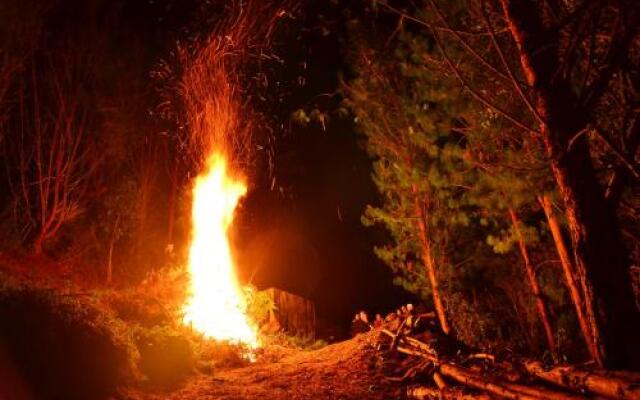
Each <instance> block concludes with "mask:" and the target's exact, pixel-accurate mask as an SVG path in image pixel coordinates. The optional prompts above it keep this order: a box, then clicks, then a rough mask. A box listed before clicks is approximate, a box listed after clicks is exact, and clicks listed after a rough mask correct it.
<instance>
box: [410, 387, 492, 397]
mask: <svg viewBox="0 0 640 400" xmlns="http://www.w3.org/2000/svg"><path fill="white" fill-rule="evenodd" d="M407 397H409V398H411V399H416V400H426V399H442V400H491V396H489V395H487V394H485V393H477V394H473V393H467V392H465V391H464V390H462V389H460V388H454V387H447V388H445V389H436V388H432V387H428V386H410V387H408V388H407Z"/></svg>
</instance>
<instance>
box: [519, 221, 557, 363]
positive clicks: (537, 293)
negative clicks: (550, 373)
mask: <svg viewBox="0 0 640 400" xmlns="http://www.w3.org/2000/svg"><path fill="white" fill-rule="evenodd" d="M509 216H510V217H511V222H512V223H513V228H514V229H515V231H516V235H517V237H518V245H519V247H520V253H521V254H522V260H523V261H524V269H525V271H526V273H527V279H528V280H529V285H530V286H531V291H532V292H533V297H535V299H536V309H537V310H538V315H539V316H540V322H542V327H543V328H544V333H545V336H546V338H547V344H548V345H549V350H551V354H553V357H554V358H556V357H557V354H558V351H557V348H556V342H555V340H554V338H553V328H552V327H551V323H550V322H549V313H548V312H547V310H548V308H547V304H546V302H545V301H544V296H543V294H542V291H541V290H540V285H539V284H538V280H537V279H536V274H535V272H534V271H533V265H531V260H530V259H529V252H528V251H527V245H526V243H525V241H524V236H523V235H522V231H521V230H520V223H519V221H518V216H517V215H516V213H515V211H513V210H512V209H511V208H509Z"/></svg>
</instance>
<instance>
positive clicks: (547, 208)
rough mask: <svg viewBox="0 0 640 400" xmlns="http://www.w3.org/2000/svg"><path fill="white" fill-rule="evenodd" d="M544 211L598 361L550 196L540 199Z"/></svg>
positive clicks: (582, 328)
mask: <svg viewBox="0 0 640 400" xmlns="http://www.w3.org/2000/svg"><path fill="white" fill-rule="evenodd" d="M538 201H539V202H540V205H541V206H542V209H543V210H544V213H545V215H546V217H547V222H548V223H549V229H550V230H551V236H552V237H553V241H554V243H555V245H556V250H557V251H558V256H559V257H560V263H561V264H562V271H563V272H564V278H565V283H566V284H567V288H568V289H569V296H570V297H571V301H572V302H573V306H574V308H575V310H576V317H577V318H578V324H579V325H580V331H581V332H582V336H583V338H584V340H585V343H586V345H587V350H588V351H589V354H590V355H591V358H592V359H594V360H595V359H596V356H597V354H598V349H597V348H595V347H594V346H593V344H594V342H593V340H592V339H591V331H590V329H589V324H588V323H587V317H586V316H585V314H584V303H583V301H582V295H581V294H580V287H579V286H578V282H577V281H576V272H575V269H574V268H573V263H572V262H571V259H570V258H569V252H568V251H567V247H566V246H565V243H564V238H563V237H562V230H561V229H560V224H559V223H558V220H557V219H556V216H555V215H554V212H553V208H552V206H551V200H550V199H549V197H548V196H540V197H539V198H538Z"/></svg>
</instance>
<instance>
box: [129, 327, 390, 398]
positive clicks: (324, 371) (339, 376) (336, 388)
mask: <svg viewBox="0 0 640 400" xmlns="http://www.w3.org/2000/svg"><path fill="white" fill-rule="evenodd" d="M374 339H375V336H374V334H371V333H369V334H365V335H360V336H358V337H356V338H354V339H351V340H348V341H345V342H341V343H337V344H333V345H330V346H326V347H324V348H322V349H319V350H315V351H290V352H288V354H286V355H284V356H282V358H280V359H278V360H277V361H274V362H264V361H262V362H261V361H260V360H258V362H256V363H255V364H253V365H250V366H247V367H242V368H236V369H228V370H219V371H217V372H215V373H213V374H211V375H204V374H201V375H198V376H196V377H194V378H192V379H190V380H189V381H188V382H187V383H186V384H185V385H184V386H183V387H181V388H179V389H177V390H176V391H173V392H170V393H138V394H137V395H136V396H132V398H137V399H140V400H191V399H194V400H195V399H198V400H204V399H221V400H232V399H233V400H236V399H238V400H239V399H261V400H279V399H283V400H284V399H286V400H296V399H344V400H348V399H396V398H398V397H399V396H398V393H399V391H398V388H397V387H395V386H394V385H391V384H389V383H386V382H384V381H383V380H382V378H381V377H380V376H379V375H378V373H377V372H376V371H377V369H376V368H375V362H376V357H375V353H374V351H375V350H374V348H373V345H374Z"/></svg>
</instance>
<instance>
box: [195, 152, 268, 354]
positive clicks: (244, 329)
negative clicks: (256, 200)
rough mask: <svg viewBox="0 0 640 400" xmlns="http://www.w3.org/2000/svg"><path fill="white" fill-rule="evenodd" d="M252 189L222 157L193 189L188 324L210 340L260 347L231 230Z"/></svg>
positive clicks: (210, 164)
mask: <svg viewBox="0 0 640 400" xmlns="http://www.w3.org/2000/svg"><path fill="white" fill-rule="evenodd" d="M246 192H247V187H246V185H245V184H244V183H243V182H241V181H239V180H236V179H234V178H232V177H231V176H230V175H229V171H228V169H227V163H226V160H225V159H224V157H222V156H221V155H219V154H214V155H213V156H211V157H210V158H209V160H208V162H207V168H206V169H205V171H204V173H202V174H201V175H200V176H198V178H197V179H196V183H195V187H194V189H193V210H192V219H193V221H192V224H193V227H192V231H193V232H192V235H193V238H192V244H191V249H190V253H189V272H190V274H191V287H190V297H189V299H188V301H187V303H186V305H185V307H184V314H185V315H184V320H183V322H184V324H186V325H190V326H192V327H193V328H194V329H196V330H197V331H199V332H201V333H202V334H203V335H204V336H205V337H207V338H212V339H217V340H223V341H229V342H232V343H243V344H245V345H248V346H249V347H250V348H256V347H257V346H258V340H257V333H256V328H255V326H253V325H252V324H251V323H250V321H249V319H248V317H247V315H246V300H245V297H244V294H243V292H242V288H241V287H240V285H239V284H238V281H237V278H236V275H235V271H234V264H233V258H232V255H231V249H230V246H229V238H228V236H227V231H228V229H229V226H230V225H231V222H232V220H233V214H234V210H235V208H236V206H237V204H238V201H239V200H240V198H241V197H242V196H244V195H245V193H246Z"/></svg>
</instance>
